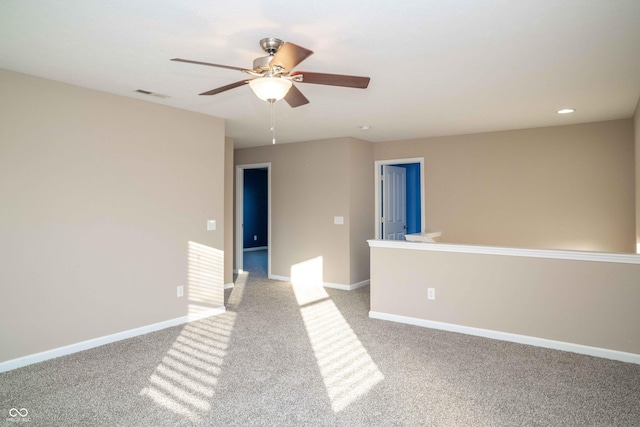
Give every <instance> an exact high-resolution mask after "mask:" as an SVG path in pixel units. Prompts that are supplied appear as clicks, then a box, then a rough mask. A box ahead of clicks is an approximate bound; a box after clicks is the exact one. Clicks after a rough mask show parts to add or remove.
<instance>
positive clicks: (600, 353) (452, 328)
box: [369, 311, 640, 364]
mask: <svg viewBox="0 0 640 427" xmlns="http://www.w3.org/2000/svg"><path fill="white" fill-rule="evenodd" d="M369 317H370V318H372V319H381V320H389V321H392V322H398V323H405V324H408V325H415V326H422V327H425V328H432V329H440V330H443V331H449V332H458V333H462V334H467V335H475V336H479V337H484V338H492V339H496V340H501V341H510V342H515V343H519V344H528V345H533V346H536V347H544V348H551V349H554V350H562V351H569V352H571V353H579V354H586V355H588V356H595V357H602V358H604V359H612V360H618V361H621V362H627V363H636V364H640V354H635V353H626V352H624V351H618V350H610V349H607V348H600V347H590V346H586V345H582V344H573V343H568V342H563V341H553V340H548V339H545V338H537V337H530V336H527V335H518V334H512V333H509V332H500V331H493V330H490V329H480V328H474V327H471V326H461V325H454V324H452V323H444V322H436V321H433V320H425V319H418V318H415V317H407V316H400V315H397V314H388V313H381V312H377V311H370V312H369Z"/></svg>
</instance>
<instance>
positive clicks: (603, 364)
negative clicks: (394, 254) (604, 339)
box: [0, 253, 640, 426]
mask: <svg viewBox="0 0 640 427" xmlns="http://www.w3.org/2000/svg"><path fill="white" fill-rule="evenodd" d="M247 254H248V256H247V257H246V259H245V265H246V266H247V269H248V270H250V271H252V272H251V273H249V274H248V276H246V275H241V276H240V277H239V278H238V280H237V284H236V287H235V288H234V289H232V290H227V292H226V293H225V299H226V301H227V303H226V305H227V310H228V311H227V313H225V314H223V315H220V316H215V317H211V318H208V319H205V320H202V321H199V322H193V323H191V324H188V325H183V326H180V327H175V328H171V329H166V330H163V331H160V332H156V333H152V334H147V335H144V336H141V337H137V338H132V339H129V340H125V341H120V342H118V343H114V344H110V345H106V346H102V347H99V348H95V349H92V350H88V351H85V352H82V353H76V354H73V355H69V356H66V357H61V358H58V359H54V360H49V361H46V362H43V363H39V364H35V365H31V366H28V367H25V368H21V369H17V370H14V371H11V372H6V373H3V374H0V425H7V426H16V425H29V426H183V425H185V426H187V425H205V426H236V425H242V426H247V425H264V426H272V425H273V426H283V425H295V426H298V425H328V426H331V425H340V426H370V425H375V426H395V425H397V426H418V425H425V426H431V425H433V426H640V366H639V365H634V364H627V363H621V362H615V361H610V360H605V359H599V358H594V357H589V356H582V355H577V354H572V353H565V352H560V351H555V350H548V349H542V348H536V347H530V346H526V345H520V344H514V343H506V342H501V341H495V340H490V339H484V338H479V337H473V336H466V335H462V334H455V333H449V332H443V331H437V330H430V329H426V328H419V327H414V326H408V325H402V324H396V323H391V322H385V321H381V320H373V319H369V318H368V309H369V288H368V287H364V288H360V289H358V290H356V291H351V292H346V291H339V290H332V289H327V290H326V295H322V293H317V294H314V295H313V298H311V297H308V298H307V299H306V300H305V299H302V300H301V302H300V303H299V302H298V300H297V299H296V295H295V292H294V287H293V286H292V284H290V283H285V282H277V281H271V280H267V279H265V278H264V275H265V272H266V267H265V266H264V263H263V259H264V258H263V254H260V253H256V254H250V253H247ZM299 297H300V298H302V297H301V296H300V295H299ZM11 408H26V409H28V416H27V417H26V418H24V419H22V421H21V422H20V421H17V419H18V418H20V417H19V416H18V417H11V416H10V415H9V410H10V409H11ZM14 415H15V412H14ZM27 421H28V423H27Z"/></svg>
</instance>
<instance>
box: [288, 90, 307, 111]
mask: <svg viewBox="0 0 640 427" xmlns="http://www.w3.org/2000/svg"><path fill="white" fill-rule="evenodd" d="M284 100H285V101H287V104H289V105H290V106H291V108H296V107H299V106H301V105H304V104H308V103H309V100H308V99H307V98H306V97H305V96H304V95H303V94H302V92H300V90H299V89H298V88H297V87H295V85H293V86H291V88H290V89H289V92H287V94H286V95H285V97H284Z"/></svg>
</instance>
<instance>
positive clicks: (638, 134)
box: [633, 98, 640, 253]
mask: <svg viewBox="0 0 640 427" xmlns="http://www.w3.org/2000/svg"><path fill="white" fill-rule="evenodd" d="M633 129H634V137H635V159H636V163H635V166H636V167H635V170H636V181H635V183H636V194H635V196H636V252H637V253H640V98H639V99H638V104H637V105H636V112H635V114H634V116H633Z"/></svg>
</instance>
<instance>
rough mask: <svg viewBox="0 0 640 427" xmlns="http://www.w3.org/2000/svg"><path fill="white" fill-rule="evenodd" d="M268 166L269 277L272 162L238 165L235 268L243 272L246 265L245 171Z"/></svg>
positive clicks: (269, 267)
mask: <svg viewBox="0 0 640 427" xmlns="http://www.w3.org/2000/svg"><path fill="white" fill-rule="evenodd" d="M263 168H267V216H268V218H267V277H271V162H269V163H251V164H244V165H236V203H235V207H236V216H235V219H236V221H235V224H236V226H235V234H236V241H235V247H236V250H235V255H236V256H235V258H236V259H235V268H234V272H236V273H238V274H239V273H242V272H243V271H244V270H243V267H244V240H243V237H244V233H243V228H244V224H243V222H244V171H245V169H263Z"/></svg>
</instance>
